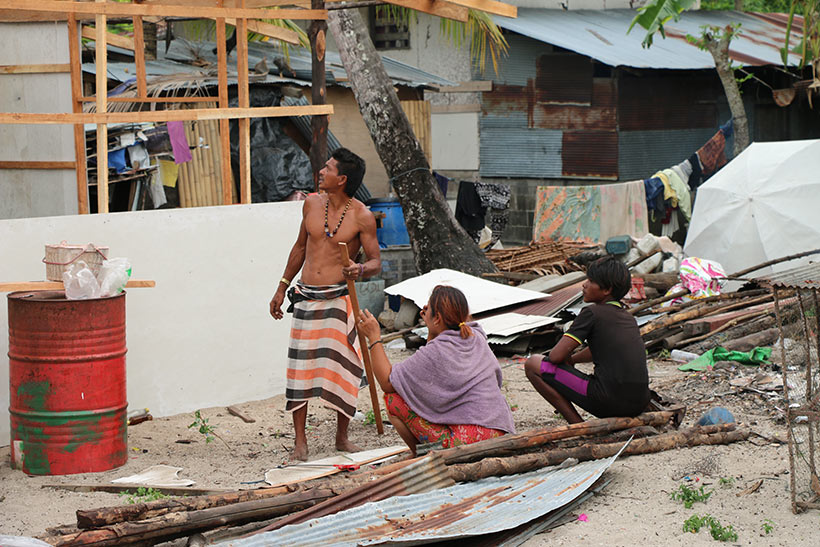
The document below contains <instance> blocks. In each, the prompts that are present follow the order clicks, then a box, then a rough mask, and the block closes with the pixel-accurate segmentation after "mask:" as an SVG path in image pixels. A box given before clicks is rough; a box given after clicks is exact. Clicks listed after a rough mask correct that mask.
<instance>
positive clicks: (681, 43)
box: [492, 8, 803, 69]
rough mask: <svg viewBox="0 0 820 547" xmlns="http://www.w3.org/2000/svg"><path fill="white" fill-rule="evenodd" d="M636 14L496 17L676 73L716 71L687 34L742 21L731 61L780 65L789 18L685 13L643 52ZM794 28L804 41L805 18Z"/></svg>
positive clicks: (606, 58)
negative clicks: (707, 69) (670, 69)
mask: <svg viewBox="0 0 820 547" xmlns="http://www.w3.org/2000/svg"><path fill="white" fill-rule="evenodd" d="M635 13H636V12H635V11H634V10H630V9H610V10H570V11H563V10H553V9H541V8H519V9H518V17H517V18H516V19H510V18H507V17H501V16H495V15H494V16H492V17H493V20H494V21H495V22H496V24H498V25H499V26H500V27H502V28H505V29H507V30H511V31H514V32H517V33H519V34H522V35H524V36H529V37H530V38H533V39H535V40H539V41H541V42H544V43H547V44H553V45H556V46H560V47H562V48H564V49H569V50H571V51H575V52H578V53H581V54H583V55H586V56H588V57H591V58H593V59H596V60H598V61H600V62H602V63H605V64H607V65H610V66H631V67H638V68H672V69H702V68H714V66H715V63H714V61H713V60H712V56H711V54H709V53H708V52H706V51H701V50H700V49H698V48H697V46H694V45H692V44H690V43H688V42H687V41H686V35H687V34H691V35H694V36H699V35H700V33H701V29H700V27H701V26H703V25H710V26H718V27H725V26H726V25H729V24H731V23H740V24H741V34H740V36H737V37H735V39H734V40H732V43H731V45H730V47H729V57H730V58H731V59H732V60H733V61H736V62H737V63H740V64H743V65H753V66H762V65H782V60H781V58H780V48H781V47H783V44H784V43H785V39H786V30H785V26H786V18H787V17H788V16H786V15H783V14H771V13H768V14H757V13H744V12H739V11H687V12H686V13H684V14H683V15H682V16H681V19H680V21H669V22H668V23H666V24H665V25H664V28H665V29H666V39H664V38H663V37H661V36H656V37H655V40H654V43H653V44H652V47H650V48H644V47H642V46H641V42H642V41H643V38H644V36H645V35H646V31H644V30H643V29H642V28H640V27H639V26H636V27H635V28H633V29H632V32H630V33H629V34H627V30H628V29H629V25H630V24H631V23H632V19H633V18H634V17H635ZM794 26H795V28H793V29H792V34H791V44H792V46H796V45H798V44H799V43H800V40H801V38H802V26H803V19H802V18H801V17H795V25H794ZM795 31H798V32H795ZM798 61H799V56H798V55H797V54H790V64H797V62H798Z"/></svg>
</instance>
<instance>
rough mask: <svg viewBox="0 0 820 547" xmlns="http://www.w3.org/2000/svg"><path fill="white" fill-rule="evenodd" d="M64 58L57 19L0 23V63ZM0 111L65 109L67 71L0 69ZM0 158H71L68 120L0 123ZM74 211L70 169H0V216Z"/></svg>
mask: <svg viewBox="0 0 820 547" xmlns="http://www.w3.org/2000/svg"><path fill="white" fill-rule="evenodd" d="M62 63H68V29H67V28H66V24H65V23H64V22H61V23H0V65H35V64H62ZM0 111H2V112H33V113H56V112H71V77H70V75H69V74H68V73H59V74H55V73H51V74H0ZM0 160H4V161H74V130H73V128H72V126H71V125H11V124H8V125H3V124H0ZM76 213H77V190H76V178H75V174H74V170H68V169H60V170H47V171H46V170H32V169H27V170H20V169H0V219H2V218H25V217H35V216H50V215H71V214H76Z"/></svg>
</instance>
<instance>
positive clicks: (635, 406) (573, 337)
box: [525, 256, 650, 424]
mask: <svg viewBox="0 0 820 547" xmlns="http://www.w3.org/2000/svg"><path fill="white" fill-rule="evenodd" d="M631 282H632V281H631V276H630V274H629V270H628V269H627V268H626V266H624V264H623V263H621V261H620V260H618V259H617V258H615V257H613V256H606V257H604V258H600V259H598V260H596V261H595V262H593V263H592V264H590V266H589V268H588V269H587V281H586V282H585V283H584V286H583V293H584V302H589V303H590V304H591V305H589V306H586V307H585V308H584V309H582V310H581V313H580V314H579V315H578V317H577V318H576V319H575V321H573V323H572V326H571V327H570V329H569V331H567V332H566V333H565V334H564V335H563V336H562V337H561V339H560V340H559V341H558V344H556V345H555V347H554V348H552V350H551V351H550V352H549V355H548V356H547V357H545V356H543V355H532V356H531V357H530V358H529V359H527V363H526V365H525V371H526V374H527V379H529V381H530V383H531V384H532V385H533V387H534V388H535V389H536V391H538V393H540V394H541V396H542V397H544V399H546V400H547V401H548V402H549V403H550V404H551V405H552V406H554V407H555V409H556V410H557V411H558V412H560V413H561V415H562V416H563V417H564V418H565V419H566V420H567V422H569V423H571V424H574V423H579V422H583V421H584V420H583V419H582V418H581V415H580V414H578V411H577V410H576V409H575V406H573V404H576V405H578V406H580V407H581V408H583V409H584V410H586V411H587V412H589V413H590V414H592V415H594V416H596V417H598V418H608V417H612V416H629V417H632V416H637V415H638V414H640V413H641V412H643V410H644V409H645V408H646V406H647V404H648V403H649V400H650V391H649V373H648V372H647V369H646V351H645V349H644V343H643V340H642V339H641V334H640V330H639V329H638V324H637V323H636V321H635V318H634V317H632V315H630V314H629V313H628V312H627V310H626V308H625V306H624V305H623V304H622V303H621V302H620V300H621V298H623V297H624V296H625V295H626V293H627V292H628V291H629V288H630V285H631ZM583 343H586V344H587V347H586V348H584V349H582V350H581V351H579V352H577V353H575V354H573V351H575V349H576V348H577V347H578V346H580V345H581V344H583ZM590 361H591V362H592V363H594V365H595V368H594V371H593V373H592V374H591V375H589V374H584V373H583V372H581V371H579V370H576V369H575V367H574V366H573V365H574V364H575V363H584V362H590Z"/></svg>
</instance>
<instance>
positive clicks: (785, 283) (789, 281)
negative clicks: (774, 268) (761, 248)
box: [756, 262, 820, 289]
mask: <svg viewBox="0 0 820 547" xmlns="http://www.w3.org/2000/svg"><path fill="white" fill-rule="evenodd" d="M756 279H757V280H758V281H762V282H763V283H765V284H767V285H771V286H773V287H785V288H788V289H820V262H814V263H810V264H806V265H804V266H798V267H797V268H792V269H790V270H785V271H782V272H778V273H775V274H772V275H767V276H762V277H758V278H756Z"/></svg>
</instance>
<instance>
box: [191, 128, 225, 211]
mask: <svg viewBox="0 0 820 547" xmlns="http://www.w3.org/2000/svg"><path fill="white" fill-rule="evenodd" d="M204 124H208V125H210V121H203V122H199V124H197V127H196V133H197V142H198V143H201V144H202V148H200V151H201V152H202V159H203V160H204V161H203V163H204V164H205V165H204V167H205V172H206V174H207V176H206V178H205V180H206V181H207V184H208V202H209V203H208V205H219V203H220V202H221V201H222V200H220V199H219V196H218V192H217V189H216V186H215V182H216V178H215V176H214V174H215V173H214V160H213V155H212V149H211V147H210V146H207V145H208V140H207V138H206V135H207V134H208V127H207V126H206V125H204Z"/></svg>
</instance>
